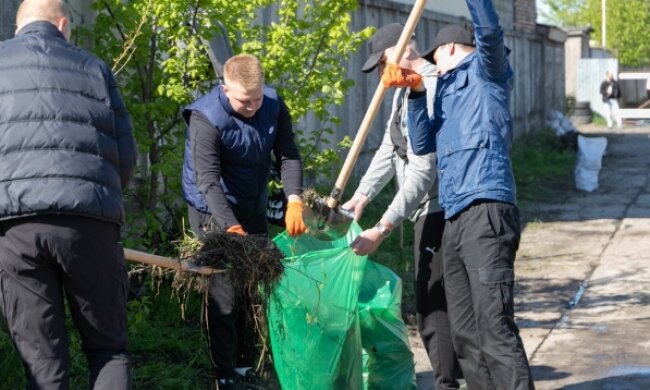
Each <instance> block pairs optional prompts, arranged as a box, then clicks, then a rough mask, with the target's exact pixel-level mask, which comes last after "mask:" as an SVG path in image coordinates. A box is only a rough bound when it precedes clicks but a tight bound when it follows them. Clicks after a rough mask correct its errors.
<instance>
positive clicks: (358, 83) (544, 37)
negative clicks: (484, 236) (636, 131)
mask: <svg viewBox="0 0 650 390" xmlns="http://www.w3.org/2000/svg"><path fill="white" fill-rule="evenodd" d="M72 3H81V4H86V3H87V0H72ZM18 4H19V1H18V0H0V10H1V11H2V12H0V14H1V15H2V16H1V18H0V34H1V35H0V39H6V38H9V37H10V36H12V35H13V30H14V29H15V26H14V25H13V23H14V22H13V19H14V17H15V9H16V8H17V5H18ZM495 5H496V6H497V9H498V10H499V12H500V14H501V19H502V25H503V26H504V30H505V35H506V44H507V45H508V47H510V48H511V49H512V54H511V55H510V60H511V63H512V65H513V67H514V69H515V81H514V90H513V94H512V101H511V110H512V114H513V120H514V129H515V136H516V137H517V136H520V135H522V134H525V133H527V132H530V131H534V130H536V129H540V128H542V127H544V126H545V118H546V115H547V113H548V112H549V111H550V110H551V109H557V110H560V111H563V110H564V107H565V93H564V91H565V88H564V73H565V72H564V40H563V39H562V38H560V39H557V38H555V39H551V38H549V37H550V36H551V34H550V33H549V28H548V27H545V26H537V32H535V33H530V32H520V31H514V27H513V26H514V25H515V24H514V23H513V22H512V18H513V13H512V9H513V2H512V1H506V0H499V1H496V2H495ZM410 9H411V6H410V5H408V4H403V3H397V2H393V1H389V0H359V9H358V10H357V11H356V12H355V13H354V15H353V18H352V23H351V25H350V29H352V30H353V31H359V30H361V29H363V28H365V27H366V26H376V27H380V26H382V25H384V24H387V23H392V22H401V23H404V22H405V21H406V19H407V17H408V13H409V11H410ZM273 13H274V7H271V8H270V9H268V10H267V11H266V12H265V13H263V14H261V15H259V20H257V21H256V22H258V23H268V22H271V21H272V20H273V19H274V16H273ZM457 21H459V17H457V16H450V15H445V14H442V13H438V12H434V11H430V10H427V11H425V12H424V14H423V15H422V19H421V20H420V22H419V24H418V26H417V28H416V33H415V35H416V41H417V42H418V46H419V48H420V50H421V51H424V50H426V49H427V48H428V47H430V46H431V44H432V42H433V39H434V37H435V34H436V32H437V31H438V30H439V29H440V28H441V27H442V26H444V25H446V24H448V23H452V22H457ZM366 55H367V47H366V46H365V45H364V46H362V47H361V49H360V51H359V52H358V53H356V54H354V55H353V58H352V59H350V60H349V61H347V62H345V63H344V65H345V66H346V67H347V69H348V77H349V78H351V79H353V80H354V81H355V86H354V87H353V88H351V89H350V90H349V93H348V97H347V100H346V103H345V104H344V105H342V106H340V107H332V111H333V112H334V114H335V115H336V116H338V117H339V118H340V119H341V124H340V126H338V128H337V129H336V131H335V134H334V135H333V136H332V137H331V139H330V142H331V143H335V142H337V141H339V140H341V139H342V138H343V137H344V136H345V135H350V136H354V134H355V133H356V131H357V128H358V126H359V125H360V123H361V120H362V119H363V115H364V113H365V111H366V109H367V107H368V106H369V104H370V100H371V98H372V94H373V93H374V91H375V89H376V85H377V83H378V82H379V80H378V76H377V74H376V73H372V74H365V73H362V72H361V71H360V69H361V66H362V64H363V62H364V61H365V58H366ZM390 101H391V95H390V93H389V94H387V96H386V97H385V99H384V104H383V106H382V108H381V109H380V111H379V113H378V115H377V117H376V119H375V121H374V123H373V127H372V129H371V131H370V135H369V136H368V139H367V141H366V144H365V145H364V149H363V152H362V154H361V157H360V159H359V163H358V164H357V166H356V168H355V172H354V176H357V175H358V174H359V173H363V171H365V168H366V167H367V164H368V163H369V160H370V158H371V156H372V153H373V152H374V151H375V150H376V148H377V146H378V145H379V143H380V141H381V138H382V134H383V128H384V125H385V122H386V120H387V118H388V113H389V109H390V107H389V105H390ZM297 126H299V127H300V128H303V129H309V130H312V129H313V130H317V129H320V128H321V125H320V123H318V121H317V120H316V119H315V118H313V117H307V118H305V119H304V120H303V121H301V123H299V124H297ZM343 157H344V156H343Z"/></svg>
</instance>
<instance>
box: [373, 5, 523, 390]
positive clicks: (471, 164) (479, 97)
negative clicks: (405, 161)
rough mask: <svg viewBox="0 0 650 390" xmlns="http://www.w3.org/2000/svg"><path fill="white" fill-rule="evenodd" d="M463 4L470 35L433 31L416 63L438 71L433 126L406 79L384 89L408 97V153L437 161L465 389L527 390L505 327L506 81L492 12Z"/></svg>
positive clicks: (508, 74) (450, 29) (510, 321)
mask: <svg viewBox="0 0 650 390" xmlns="http://www.w3.org/2000/svg"><path fill="white" fill-rule="evenodd" d="M466 2H467V6H468V8H469V10H470V14H471V16H472V21H473V25H472V24H470V23H460V24H453V25H449V26H446V27H444V28H442V29H441V30H440V31H439V32H438V34H437V36H436V40H435V44H434V47H433V48H432V49H431V50H430V51H429V52H428V53H427V54H425V55H424V58H426V59H427V60H429V61H431V62H433V63H435V64H436V65H437V66H438V69H439V70H440V77H439V80H438V85H437V90H436V99H435V102H434V115H433V117H431V118H430V117H429V115H428V113H427V109H426V107H427V98H426V94H425V91H424V86H423V84H422V83H421V82H419V81H418V78H417V74H413V72H412V70H409V69H399V68H396V67H395V66H393V67H391V68H389V70H390V71H391V73H389V74H388V75H387V76H386V83H385V84H386V85H387V86H405V85H406V86H409V87H410V88H411V89H412V92H411V94H410V95H409V98H410V99H411V100H410V101H409V105H408V109H409V114H408V115H409V127H408V128H409V136H410V141H411V143H412V147H413V150H414V151H415V153H416V154H422V153H430V152H432V151H437V153H438V180H439V196H440V204H441V206H442V208H443V210H444V211H445V218H446V224H445V228H444V236H443V257H444V259H443V263H444V278H445V291H446V293H447V303H448V310H449V317H450V322H451V330H452V337H453V341H454V348H455V349H456V352H457V353H458V357H459V360H460V363H461V367H462V369H463V373H464V375H465V378H466V380H467V384H468V387H469V388H470V389H490V388H496V389H509V390H510V389H513V390H514V389H533V388H534V384H533V380H532V377H531V373H530V367H529V364H528V359H527V357H526V352H525V350H524V346H523V343H522V340H521V338H520V337H519V329H518V328H517V325H516V324H515V321H514V300H513V289H514V276H515V275H514V261H515V255H516V251H517V248H518V246H519V238H520V221H519V212H518V209H517V206H516V205H515V204H516V196H515V181H514V177H513V173H512V166H511V162H510V149H511V144H512V119H511V116H510V112H509V100H510V92H511V89H512V78H513V71H512V68H511V67H510V64H509V62H508V49H507V48H506V47H505V44H504V40H503V31H502V30H501V27H500V26H499V17H498V15H497V13H496V11H495V9H494V6H493V4H492V2H491V1H489V0H467V1H466Z"/></svg>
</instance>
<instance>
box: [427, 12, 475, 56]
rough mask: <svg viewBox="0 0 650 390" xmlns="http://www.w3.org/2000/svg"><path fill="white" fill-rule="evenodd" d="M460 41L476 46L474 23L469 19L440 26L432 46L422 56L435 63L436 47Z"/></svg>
mask: <svg viewBox="0 0 650 390" xmlns="http://www.w3.org/2000/svg"><path fill="white" fill-rule="evenodd" d="M452 42H453V43H460V44H463V45H468V46H476V38H475V37H474V25H473V24H472V23H470V22H469V21H464V22H461V23H454V24H448V25H446V26H445V27H443V28H441V29H440V30H439V31H438V35H436V40H435V41H434V44H433V47H432V48H431V49H430V50H429V51H428V52H426V53H424V55H423V56H422V58H424V59H425V60H427V61H429V62H432V63H434V64H435V63H436V62H435V61H434V59H433V53H435V52H436V49H437V48H439V47H440V46H442V45H446V44H447V43H452Z"/></svg>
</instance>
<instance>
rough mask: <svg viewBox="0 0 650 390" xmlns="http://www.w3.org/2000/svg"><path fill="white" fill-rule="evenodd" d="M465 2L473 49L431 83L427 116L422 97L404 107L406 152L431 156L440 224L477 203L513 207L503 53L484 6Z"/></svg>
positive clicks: (494, 21) (492, 15) (494, 18)
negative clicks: (432, 90)
mask: <svg viewBox="0 0 650 390" xmlns="http://www.w3.org/2000/svg"><path fill="white" fill-rule="evenodd" d="M467 5H468V7H469V10H470V13H471V15H472V21H473V23H474V27H475V34H476V50H475V51H474V52H473V53H471V54H470V55H468V56H467V57H466V58H464V59H463V60H462V61H461V62H460V64H458V66H457V67H456V68H455V69H453V70H451V71H449V72H448V73H446V74H444V75H442V76H440V78H439V79H438V85H437V91H436V100H435V103H434V116H433V117H431V118H429V116H428V114H427V102H426V96H420V95H416V97H414V98H413V100H412V101H409V106H408V109H409V113H408V116H409V118H408V120H409V127H408V128H409V138H410V140H411V146H412V148H413V150H414V152H415V153H416V154H426V153H430V152H433V151H437V153H438V178H439V179H438V180H439V196H440V206H441V207H442V208H443V209H444V211H445V217H446V218H447V219H450V218H453V217H454V216H455V215H457V214H458V213H459V212H461V211H462V210H464V209H465V208H466V207H467V206H469V205H470V204H471V203H472V202H474V201H476V200H479V199H486V200H495V201H501V202H506V203H511V204H515V203H516V190H515V181H514V176H513V171H512V164H511V162H510V150H511V147H512V118H511V115H510V111H509V103H510V93H511V90H512V79H513V70H512V68H511V67H510V64H509V62H508V49H507V48H506V47H505V44H504V40H503V31H502V30H501V27H500V26H499V17H498V15H497V13H496V11H495V10H494V6H493V5H492V2H491V1H478V0H467ZM412 95H413V94H412Z"/></svg>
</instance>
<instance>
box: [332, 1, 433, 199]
mask: <svg viewBox="0 0 650 390" xmlns="http://www.w3.org/2000/svg"><path fill="white" fill-rule="evenodd" d="M426 3H427V1H426V0H416V1H415V4H413V9H411V13H410V14H409V17H408V19H407V21H406V24H405V25H404V30H403V31H402V35H400V37H399V40H398V41H397V45H396V46H395V51H394V54H393V57H391V58H389V59H388V60H389V62H393V63H397V62H399V60H400V59H401V58H402V55H403V54H404V50H406V45H408V43H409V42H410V41H411V37H412V36H413V31H415V26H416V25H417V23H418V21H419V20H420V16H422V12H423V11H424V6H425V5H426ZM384 95H386V87H384V84H383V83H382V82H381V80H380V81H379V85H378V86H377V90H376V91H375V94H374V96H373V97H372V100H371V101H370V106H369V107H368V110H367V111H366V115H365V116H364V117H363V120H362V121H361V125H360V126H359V131H357V135H356V136H355V137H354V142H352V147H350V151H349V152H348V155H347V157H346V158H345V162H344V163H343V168H341V172H340V173H339V176H338V178H337V179H336V183H335V184H334V189H333V190H332V193H331V194H330V197H329V198H328V199H327V206H328V207H330V208H335V207H336V206H337V205H338V203H339V201H340V200H341V196H342V195H343V190H344V189H345V186H346V184H347V183H348V180H350V174H351V173H352V168H354V165H355V164H356V163H357V159H358V158H359V154H360V153H361V147H362V146H363V144H364V143H365V142H366V138H368V132H369V131H370V125H371V124H372V121H373V120H374V119H375V116H377V111H379V106H380V105H381V102H382V100H383V99H384Z"/></svg>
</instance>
